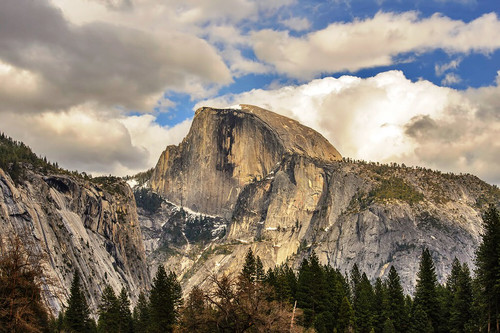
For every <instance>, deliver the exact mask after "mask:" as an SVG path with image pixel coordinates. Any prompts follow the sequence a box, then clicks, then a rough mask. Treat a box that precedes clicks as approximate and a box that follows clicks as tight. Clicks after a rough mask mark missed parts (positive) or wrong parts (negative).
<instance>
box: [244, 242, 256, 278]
mask: <svg viewBox="0 0 500 333" xmlns="http://www.w3.org/2000/svg"><path fill="white" fill-rule="evenodd" d="M256 268H257V263H256V261H255V256H254V255H253V252H252V249H248V252H247V254H246V256H245V264H244V265H243V269H242V271H241V273H240V279H244V280H248V281H250V282H253V281H254V280H255V278H256V276H255V275H256Z"/></svg>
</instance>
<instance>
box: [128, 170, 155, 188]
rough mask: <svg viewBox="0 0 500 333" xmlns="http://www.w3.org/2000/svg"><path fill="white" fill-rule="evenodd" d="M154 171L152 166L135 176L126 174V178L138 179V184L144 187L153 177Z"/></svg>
mask: <svg viewBox="0 0 500 333" xmlns="http://www.w3.org/2000/svg"><path fill="white" fill-rule="evenodd" d="M153 171H154V168H151V169H149V170H147V171H143V172H139V173H137V174H135V175H133V176H125V177H124V179H125V180H129V179H135V180H136V181H137V186H138V187H142V186H143V185H144V184H146V183H147V182H148V181H149V180H150V179H151V177H152V176H153Z"/></svg>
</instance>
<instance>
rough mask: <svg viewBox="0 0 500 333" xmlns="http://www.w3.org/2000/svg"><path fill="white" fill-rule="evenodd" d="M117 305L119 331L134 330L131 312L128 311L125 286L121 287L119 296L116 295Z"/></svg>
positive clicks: (130, 332)
mask: <svg viewBox="0 0 500 333" xmlns="http://www.w3.org/2000/svg"><path fill="white" fill-rule="evenodd" d="M118 306H119V313H120V332H121V333H132V332H134V325H133V320H132V313H131V312H130V300H129V299H128V293H127V291H126V290H125V288H122V290H121V292H120V296H118Z"/></svg>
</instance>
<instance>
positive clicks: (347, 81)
mask: <svg viewBox="0 0 500 333" xmlns="http://www.w3.org/2000/svg"><path fill="white" fill-rule="evenodd" d="M499 100H500V88H499V87H498V86H492V87H487V88H480V89H470V90H468V91H467V92H461V91H457V90H454V89H451V88H446V87H439V86H436V85H434V84H433V83H431V82H429V81H424V80H422V81H417V82H412V81H410V80H408V79H407V78H406V77H405V76H404V75H403V73H402V72H400V71H389V72H384V73H380V74H378V75H376V76H374V77H371V78H366V79H361V78H358V77H354V76H342V77H340V78H333V77H327V78H324V79H318V80H313V81H311V82H309V83H307V84H303V85H298V86H286V87H281V88H278V89H274V90H262V89H256V90H252V91H249V92H245V93H242V94H236V95H225V96H222V97H219V98H215V99H211V100H206V101H203V102H200V103H199V104H198V105H197V107H199V106H201V105H206V106H215V107H224V106H227V105H234V104H254V105H259V106H262V107H264V108H267V109H269V110H272V111H275V112H278V113H280V114H283V115H285V116H289V117H292V118H294V119H296V120H298V121H300V122H301V123H303V124H305V125H307V126H310V127H312V128H314V129H316V130H317V131H319V132H320V133H322V134H323V135H324V136H325V137H326V138H327V139H328V140H329V141H330V142H331V143H332V144H333V145H334V146H335V147H336V148H337V149H338V150H339V151H340V153H341V154H342V155H343V156H346V157H351V158H355V159H364V160H371V161H380V162H399V163H406V164H408V165H419V166H425V167H430V168H434V169H440V170H443V171H452V172H464V173H473V174H477V175H478V176H480V177H482V178H483V179H485V180H487V181H489V182H492V183H497V184H498V183H500V171H499V170H498V165H499V164H500V143H499V142H498V140H497V137H498V133H500V122H499V120H500V105H499V102H498V101H499Z"/></svg>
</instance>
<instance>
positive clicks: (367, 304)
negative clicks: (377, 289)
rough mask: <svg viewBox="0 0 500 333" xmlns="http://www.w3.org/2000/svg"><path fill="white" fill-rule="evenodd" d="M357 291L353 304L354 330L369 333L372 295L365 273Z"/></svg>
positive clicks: (371, 322) (371, 318) (371, 315)
mask: <svg viewBox="0 0 500 333" xmlns="http://www.w3.org/2000/svg"><path fill="white" fill-rule="evenodd" d="M358 289H359V291H358V295H357V297H356V299H355V300H356V302H355V303H354V316H355V323H356V330H357V332H360V333H369V332H370V330H371V329H372V325H373V321H372V320H373V299H374V293H373V288H372V285H371V284H370V281H369V280H368V277H367V276H366V274H365V273H363V275H362V276H361V281H360V282H359V285H358Z"/></svg>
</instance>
